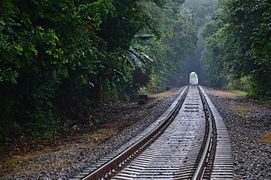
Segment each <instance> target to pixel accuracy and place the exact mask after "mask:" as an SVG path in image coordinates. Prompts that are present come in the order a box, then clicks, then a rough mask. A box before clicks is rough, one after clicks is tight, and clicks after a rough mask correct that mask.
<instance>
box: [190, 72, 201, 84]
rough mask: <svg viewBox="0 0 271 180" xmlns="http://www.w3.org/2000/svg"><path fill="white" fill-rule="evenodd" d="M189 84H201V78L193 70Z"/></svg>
mask: <svg viewBox="0 0 271 180" xmlns="http://www.w3.org/2000/svg"><path fill="white" fill-rule="evenodd" d="M189 84H191V85H198V84H199V78H198V75H197V73H195V72H191V73H190V75H189Z"/></svg>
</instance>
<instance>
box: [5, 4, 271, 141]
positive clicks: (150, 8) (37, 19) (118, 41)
mask: <svg viewBox="0 0 271 180" xmlns="http://www.w3.org/2000/svg"><path fill="white" fill-rule="evenodd" d="M217 6H218V7H217ZM270 7H271V3H270V2H269V1H268V0H262V1H256V0H253V1H248V0H245V1H238V0H186V1H185V0H57V1H55V0H2V1H1V3H0V107H1V108H0V123H1V126H0V142H1V143H2V142H12V141H13V140H14V139H16V140H19V141H24V140H26V139H29V138H30V139H40V138H52V137H55V136H57V135H58V134H59V133H61V132H62V130H63V129H65V128H68V127H70V126H71V125H73V124H75V123H77V124H78V123H79V124H83V125H85V126H90V125H92V124H93V123H96V122H92V121H93V119H92V118H91V114H89V112H90V111H89V110H90V108H95V107H98V106H102V105H103V103H108V102H111V101H131V100H135V99H136V98H137V96H138V93H139V91H140V89H142V88H147V90H148V91H161V90H163V89H164V88H165V87H166V86H169V85H172V84H174V83H176V81H178V80H180V74H181V73H183V72H184V70H185V67H186V66H185V64H186V63H187V62H188V61H189V58H191V56H192V54H194V51H195V49H196V46H197V45H199V44H202V47H201V50H202V49H203V51H202V55H201V61H200V63H201V64H202V65H203V69H204V70H205V72H206V75H207V83H208V85H211V86H216V87H225V86H231V87H234V88H235V87H236V88H237V89H241V90H242V89H246V90H249V91H250V92H251V94H254V95H256V94H257V95H258V94H260V95H261V96H269V97H270V96H271V93H270V88H271V64H270V63H271V60H270V55H271V54H270V53H271V39H270V38H271V34H270V33H271V31H270V29H271V23H270V19H271V13H270V12H271V9H270ZM199 32H202V33H201V34H200V33H199ZM199 34H200V35H199ZM201 37H202V38H201ZM199 42H200V43H199ZM67 117H68V118H67Z"/></svg>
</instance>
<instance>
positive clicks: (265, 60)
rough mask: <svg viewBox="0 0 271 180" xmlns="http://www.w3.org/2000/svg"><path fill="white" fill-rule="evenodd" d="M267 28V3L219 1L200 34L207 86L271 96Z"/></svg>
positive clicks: (270, 7)
mask: <svg viewBox="0 0 271 180" xmlns="http://www.w3.org/2000/svg"><path fill="white" fill-rule="evenodd" d="M270 29H271V3H270V1H268V0H262V1H256V0H252V1H248V0H245V1H238V0H221V1H220V5H219V9H218V10H217V13H216V15H215V16H214V17H213V18H212V20H211V21H210V22H209V23H208V24H207V25H206V26H205V29H204V33H203V36H204V38H205V44H206V49H205V51H204V56H203V59H202V61H203V62H204V63H205V69H206V72H207V74H208V77H209V83H210V84H211V85H214V86H224V85H228V86H231V87H233V88H239V89H244V90H248V91H249V92H250V93H251V94H252V95H257V96H269V97H270V96H271V91H270V89H271V31H270Z"/></svg>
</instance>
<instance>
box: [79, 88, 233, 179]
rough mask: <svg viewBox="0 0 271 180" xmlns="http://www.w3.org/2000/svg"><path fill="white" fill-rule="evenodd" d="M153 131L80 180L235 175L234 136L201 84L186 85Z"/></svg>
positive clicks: (83, 174)
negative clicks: (230, 133)
mask: <svg viewBox="0 0 271 180" xmlns="http://www.w3.org/2000/svg"><path fill="white" fill-rule="evenodd" d="M154 124H155V126H154V128H153V129H152V130H150V132H148V133H145V134H144V135H142V137H141V138H140V139H139V140H138V141H137V142H136V143H134V144H133V145H131V146H130V147H129V148H128V149H126V150H124V151H123V152H121V153H120V154H118V155H117V156H115V157H109V158H108V159H107V160H106V161H105V162H104V164H103V165H101V166H100V167H99V168H97V169H96V170H94V171H93V170H88V169H86V170H85V171H84V172H82V174H80V175H79V176H77V178H79V179H91V180H93V179H232V177H233V165H232V155H231V145H230V140H229V135H228V132H227V129H226V127H225V125H224V122H223V120H222V118H221V116H220V115H219V113H218V111H217V110H216V108H215V107H214V105H213V103H212V102H211V100H210V99H209V97H208V96H207V94H206V92H205V91H204V90H203V88H202V87H200V86H189V87H186V88H185V89H184V90H183V92H182V93H181V94H180V95H179V96H178V98H177V99H176V100H175V101H174V103H173V104H172V105H171V106H170V108H169V109H168V110H167V111H166V112H165V113H164V114H163V115H162V116H161V117H160V118H159V119H158V120H157V121H156V122H155V123H154Z"/></svg>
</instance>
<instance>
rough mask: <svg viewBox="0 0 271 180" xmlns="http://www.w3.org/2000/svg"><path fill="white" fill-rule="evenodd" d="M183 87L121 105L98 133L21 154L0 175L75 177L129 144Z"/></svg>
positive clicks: (156, 117)
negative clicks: (21, 155) (145, 101)
mask: <svg viewBox="0 0 271 180" xmlns="http://www.w3.org/2000/svg"><path fill="white" fill-rule="evenodd" d="M182 89H183V88H181V89H173V90H170V91H167V92H164V93H160V94H154V95H153V96H152V95H151V96H150V101H149V103H147V104H145V105H143V106H138V105H135V104H133V105H131V107H127V108H126V107H122V108H121V111H119V112H117V113H116V115H115V116H112V117H107V119H110V118H113V119H114V121H113V122H112V123H111V124H110V122H109V126H108V127H107V128H106V129H103V128H100V129H98V130H96V131H97V132H96V134H95V136H93V134H91V136H90V135H88V134H83V135H80V136H78V137H77V138H74V139H72V141H71V142H68V143H65V142H64V143H63V145H61V146H60V147H58V148H60V150H57V149H58V148H56V150H54V149H53V150H51V149H50V150H49V151H48V152H46V151H45V152H44V151H43V152H41V153H37V155H35V157H33V155H31V158H29V157H27V158H21V157H20V158H21V159H22V160H21V161H19V162H16V164H15V166H14V167H13V171H11V172H10V171H9V172H8V173H5V171H2V173H1V171H0V179H26V178H27V179H37V178H41V179H58V178H61V179H68V178H71V177H75V176H76V175H78V174H80V173H81V172H82V171H83V170H85V169H86V168H91V167H92V166H95V164H97V162H99V160H100V159H101V158H102V157H106V156H108V155H110V154H112V153H113V152H114V153H116V151H119V150H120V149H123V148H125V143H126V146H127V145H129V144H127V142H129V141H130V140H131V139H132V138H134V137H135V136H136V135H137V134H139V133H140V132H142V131H143V130H145V129H146V128H147V127H148V126H149V125H150V124H152V123H153V122H154V121H155V120H156V119H158V118H159V116H160V115H161V114H162V113H163V112H164V111H165V110H166V109H167V108H168V107H169V106H170V105H171V103H172V102H173V101H174V100H175V99H176V97H177V96H178V95H179V92H181V90H182ZM123 122H125V123H123ZM106 134H109V135H107V136H106V137H105V138H104V139H103V140H102V141H98V142H95V141H96V139H95V138H96V137H97V138H98V139H99V138H100V137H99V136H104V135H106ZM62 146H64V148H63V147H62ZM61 147H62V148H61ZM120 147H121V148H120ZM35 154H36V153H35ZM24 156H30V155H24ZM2 167H4V166H2ZM0 170H1V169H0Z"/></svg>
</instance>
